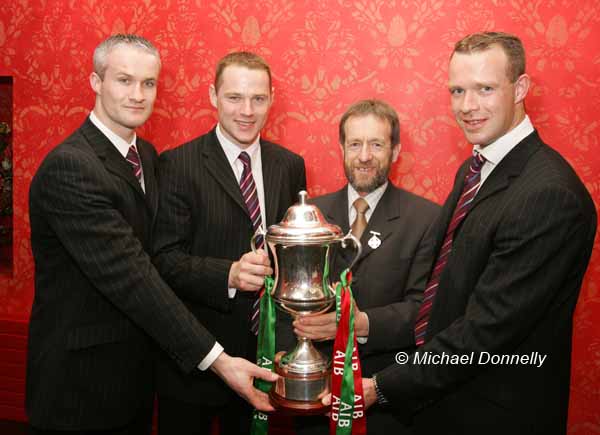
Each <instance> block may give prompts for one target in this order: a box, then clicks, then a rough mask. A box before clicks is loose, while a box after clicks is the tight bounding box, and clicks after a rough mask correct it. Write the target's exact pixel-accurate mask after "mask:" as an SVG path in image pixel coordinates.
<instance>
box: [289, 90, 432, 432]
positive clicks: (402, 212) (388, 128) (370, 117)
mask: <svg viewBox="0 0 600 435" xmlns="http://www.w3.org/2000/svg"><path fill="white" fill-rule="evenodd" d="M339 141H340V144H341V149H342V154H343V156H344V171H345V174H346V178H347V179H348V184H347V185H346V186H344V188H342V189H341V190H339V191H337V192H335V193H331V194H328V195H324V196H321V197H318V198H314V199H313V200H312V203H314V204H315V205H316V206H317V207H318V208H319V209H320V210H321V211H322V212H323V215H324V216H325V219H327V221H329V222H330V223H334V224H336V225H339V226H340V227H341V228H342V230H343V231H344V232H348V231H349V229H350V228H352V233H353V234H354V235H355V236H356V237H357V238H359V239H360V241H361V244H362V247H363V252H362V254H361V256H360V258H359V259H358V261H357V262H356V264H355V265H354V267H353V270H352V291H353V294H354V298H355V301H356V303H357V306H358V307H359V308H360V311H358V312H357V314H356V316H355V319H356V323H355V328H356V334H357V336H358V337H359V339H358V340H359V343H360V344H359V354H360V358H361V364H362V370H363V376H366V377H369V376H372V374H373V373H375V372H376V371H378V370H381V369H382V368H383V367H385V366H387V365H388V364H389V362H390V361H393V355H394V353H395V352H397V351H398V350H401V349H412V348H413V347H414V345H415V341H414V336H413V333H412V330H413V325H414V320H415V317H416V314H417V311H418V308H419V304H420V302H421V296H422V292H423V288H424V286H425V280H426V278H427V273H428V271H429V268H430V266H431V262H432V257H431V254H430V246H429V244H428V243H427V238H426V233H427V231H428V229H429V228H430V227H431V226H432V223H433V221H434V219H435V218H436V216H437V215H438V210H439V206H437V205H436V204H434V203H432V202H430V201H428V200H426V199H424V198H421V197H419V196H417V195H414V194H412V193H410V192H407V191H405V190H402V189H399V188H397V187H395V186H394V185H393V184H392V183H391V182H390V181H389V180H388V176H389V172H390V169H391V166H392V163H394V162H396V160H397V159H398V155H399V153H400V126H399V121H398V115H397V114H396V111H395V110H394V109H393V108H392V107H391V106H389V105H388V104H387V103H385V102H383V101H379V100H363V101H359V102H357V103H354V104H353V105H351V106H350V107H349V108H348V110H347V111H346V113H344V115H343V116H342V118H341V120H340V125H339ZM351 223H352V224H351ZM336 254H337V255H335V256H334V260H333V262H332V272H333V273H332V276H333V277H334V278H336V279H337V277H339V275H340V272H341V271H342V270H343V269H344V268H346V267H348V265H349V261H350V260H351V258H349V257H348V256H351V255H353V254H352V252H346V251H344V250H338V251H336ZM293 325H294V328H295V333H296V334H298V335H301V336H305V337H308V338H311V339H314V340H331V339H333V338H334V336H335V332H336V322H335V312H332V313H326V314H323V315H319V316H314V317H300V318H299V319H298V320H296V321H295V322H294V324H293ZM324 351H325V352H326V353H327V354H331V342H330V343H328V347H327V350H324ZM298 423H299V424H298V426H302V428H300V427H299V431H300V432H301V433H307V434H308V433H327V430H328V424H327V421H326V420H325V419H324V418H323V417H316V418H310V419H308V418H307V419H301V420H300V421H299V422H298ZM367 427H368V430H369V432H370V433H374V434H376V433H398V434H405V433H408V432H407V430H406V428H405V427H404V426H403V425H402V424H401V422H400V421H399V420H397V419H396V418H395V417H394V416H393V415H392V414H390V413H389V412H387V411H386V410H385V409H383V408H378V409H373V410H372V411H371V412H369V413H368V414H367ZM315 431H316V432H315Z"/></svg>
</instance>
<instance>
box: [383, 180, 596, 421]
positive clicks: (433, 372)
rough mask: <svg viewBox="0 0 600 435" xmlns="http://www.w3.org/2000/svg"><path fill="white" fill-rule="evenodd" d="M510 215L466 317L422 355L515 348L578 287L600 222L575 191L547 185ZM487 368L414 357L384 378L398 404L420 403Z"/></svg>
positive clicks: (516, 202) (520, 199)
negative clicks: (578, 272)
mask: <svg viewBox="0 0 600 435" xmlns="http://www.w3.org/2000/svg"><path fill="white" fill-rule="evenodd" d="M591 214H593V213H591ZM503 216H504V217H503V220H502V221H501V222H500V223H499V225H498V227H497V228H496V231H495V234H494V236H493V240H490V241H488V242H491V243H492V244H493V248H492V250H491V252H490V256H489V259H488V261H487V264H486V265H485V267H484V269H483V270H482V271H481V273H480V274H479V279H478V280H477V283H476V285H475V287H474V289H473V291H472V292H471V294H470V296H469V298H468V301H467V305H466V310H465V313H464V315H463V316H460V317H458V318H457V319H456V320H455V321H454V322H453V323H451V324H450V325H449V326H448V327H447V328H446V329H444V330H442V331H440V332H439V333H437V334H436V335H435V336H434V337H433V338H432V339H431V340H430V341H428V342H426V343H425V344H424V345H423V346H422V347H420V348H419V352H420V353H421V354H422V353H424V352H429V353H430V354H446V355H465V354H471V353H473V354H475V355H477V354H479V353H480V352H483V351H485V352H489V353H491V354H507V353H511V352H512V351H514V350H515V349H516V348H517V346H518V345H519V344H520V343H521V342H522V341H523V340H524V339H526V337H527V336H528V335H529V334H531V332H532V331H533V330H534V329H535V326H536V324H537V323H538V322H540V319H541V318H542V317H543V316H545V315H547V312H548V310H549V307H550V305H551V304H552V303H559V302H557V300H558V299H560V298H566V297H568V295H565V294H564V292H572V291H577V289H578V288H579V285H580V282H577V279H578V278H577V276H576V274H574V273H573V271H574V270H577V269H578V268H581V265H582V264H587V259H588V258H589V254H590V252H589V251H590V249H589V246H587V245H588V244H589V241H590V231H591V229H593V230H595V225H596V224H595V216H590V212H589V210H587V209H586V208H585V207H584V206H583V205H582V201H581V199H580V198H578V197H577V196H576V195H575V194H574V193H573V191H571V190H569V189H566V188H564V187H562V186H553V185H551V184H545V185H541V186H539V187H537V188H536V189H532V191H528V192H525V193H522V194H520V195H519V196H517V197H515V198H514V199H512V200H511V205H510V209H509V210H504V211H503ZM590 218H593V220H590ZM592 239H593V236H592ZM479 242H480V243H484V242H485V241H479ZM579 270H581V269H579ZM581 275H583V272H581ZM579 280H581V277H579ZM475 358H477V357H475ZM482 370H485V366H479V365H477V364H472V365H451V364H438V365H434V364H425V363H421V364H415V360H414V358H410V359H409V362H408V363H407V364H403V365H400V364H395V365H393V366H389V367H387V368H386V369H384V370H383V371H381V372H380V373H378V374H377V380H378V385H379V387H380V388H381V391H382V393H383V394H384V395H385V396H386V397H387V398H388V399H389V400H390V401H391V402H392V403H393V404H395V405H396V406H408V407H412V408H413V409H415V408H419V407H422V406H423V405H424V404H426V403H427V402H429V401H430V400H432V399H435V398H436V397H438V396H440V395H442V394H444V393H445V392H447V391H450V390H452V389H453V388H455V387H456V386H458V385H460V384H461V383H463V382H466V381H467V380H469V379H471V378H473V377H474V376H476V375H477V374H479V373H480V372H481V371H482Z"/></svg>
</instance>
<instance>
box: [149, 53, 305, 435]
mask: <svg viewBox="0 0 600 435" xmlns="http://www.w3.org/2000/svg"><path fill="white" fill-rule="evenodd" d="M209 96H210V100H211V103H212V105H213V106H214V107H215V108H216V109H217V116H218V121H219V122H218V124H217V125H216V126H215V128H214V129H213V130H211V131H210V132H208V133H207V134H205V135H202V136H200V137H198V138H196V139H194V140H192V141H190V142H188V143H186V144H184V145H181V146H180V147H177V148H176V149H173V150H171V151H167V152H165V153H164V154H163V155H162V156H161V159H160V175H161V194H160V202H161V206H160V209H159V212H158V217H157V221H156V229H155V258H154V262H155V264H156V265H157V267H158V269H159V271H160V273H161V274H162V276H163V277H164V279H165V280H166V281H167V282H168V283H169V284H170V285H171V287H172V288H173V290H174V291H175V292H176V293H177V294H178V295H179V297H180V298H181V300H182V301H183V302H184V303H185V304H186V305H187V306H188V307H189V309H190V310H191V311H192V312H193V313H194V314H195V315H196V317H197V318H198V319H200V320H201V321H202V323H203V324H204V325H206V327H207V328H208V329H209V331H210V332H211V333H212V334H214V335H215V337H216V338H217V341H218V344H216V345H215V346H214V348H213V349H212V351H211V356H213V357H214V358H216V357H217V356H218V355H219V354H220V352H221V351H222V347H221V346H223V347H224V348H225V349H227V351H228V352H231V353H233V354H234V355H237V356H242V357H245V358H248V359H251V360H253V359H255V358H256V336H255V332H256V326H257V325H258V323H257V321H258V311H257V308H258V304H257V301H258V299H257V298H258V290H260V288H261V287H262V285H263V281H264V277H265V275H269V274H271V273H272V272H273V269H272V267H271V265H270V261H269V258H268V256H267V255H266V253H265V252H264V251H259V253H253V252H250V239H251V237H252V235H253V234H254V232H255V231H256V229H258V228H259V227H260V226H264V227H267V226H268V225H272V224H274V223H277V222H279V221H280V220H281V219H282V218H283V216H284V214H285V212H286V211H287V209H288V207H289V206H290V205H292V204H293V203H295V202H296V201H297V195H298V192H299V191H300V190H304V189H305V188H306V175H305V169H304V160H303V159H302V158H301V157H300V156H298V155H296V154H294V153H292V152H290V151H288V150H286V149H285V148H283V147H281V146H279V145H276V144H274V143H271V142H268V141H265V140H264V139H262V138H261V136H260V132H261V129H262V128H263V126H264V124H265V122H266V120H267V116H268V114H269V109H270V107H271V104H272V102H273V89H272V84H271V72H270V68H269V66H268V64H267V63H266V62H265V61H264V60H263V59H262V58H261V57H259V56H257V55H256V54H253V53H248V52H235V53H230V54H228V55H227V56H225V57H224V58H222V59H221V60H220V61H219V62H218V64H217V68H216V74H215V81H214V83H213V84H212V85H211V86H210V89H209ZM260 243H262V241H259V245H260ZM158 391H159V418H158V422H159V432H160V433H161V434H164V435H168V434H175V433H176V434H178V435H185V434H192V433H208V432H209V427H210V424H211V422H212V420H213V417H214V416H219V417H220V419H219V421H220V428H221V433H227V434H229V433H231V434H234V433H235V434H238V433H248V432H249V425H250V421H251V409H250V407H249V406H248V405H247V404H246V403H245V402H244V401H242V400H241V399H240V398H239V397H238V396H237V395H236V393H235V392H234V391H231V390H230V389H228V388H227V387H226V386H225V385H224V384H223V383H222V382H221V381H220V380H219V379H218V378H217V377H215V376H213V375H212V374H211V373H208V372H207V373H203V374H201V375H198V374H194V375H193V376H185V375H183V374H182V373H181V372H180V371H179V370H177V367H176V366H175V365H174V364H173V363H172V361H170V360H169V359H168V357H166V356H163V357H162V358H161V359H160V361H159V366H158Z"/></svg>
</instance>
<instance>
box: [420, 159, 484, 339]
mask: <svg viewBox="0 0 600 435" xmlns="http://www.w3.org/2000/svg"><path fill="white" fill-rule="evenodd" d="M484 163H485V157H483V156H482V155H481V154H479V153H477V152H474V153H473V159H472V160H471V165H470V166H469V171H468V172H467V174H466V175H465V179H464V186H463V190H462V193H461V195H460V198H459V199H458V202H457V203H456V207H455V209H454V213H453V214H452V219H450V225H448V228H447V229H446V236H445V237H444V243H443V244H442V247H441V248H440V252H439V254H438V257H437V260H436V262H435V266H434V268H433V271H432V272H431V276H430V277H429V281H428V282H427V286H426V287H425V293H424V294H423V303H422V304H421V307H420V308H419V312H418V314H417V320H416V322H415V342H416V344H417V346H421V345H422V344H423V343H424V342H425V333H426V332H427V324H428V323H429V315H430V313H431V307H432V306H433V301H434V299H435V295H436V292H437V289H438V284H439V283H440V276H441V275H442V272H443V271H444V268H445V267H446V264H447V263H448V257H449V256H450V252H451V251H452V240H453V237H454V231H455V230H456V228H457V227H458V225H459V224H460V223H461V222H462V221H463V220H464V218H465V216H466V215H467V213H468V212H469V210H470V209H471V206H472V205H473V199H474V198H475V194H476V193H477V190H478V188H479V185H480V184H481V168H482V166H483V164H484Z"/></svg>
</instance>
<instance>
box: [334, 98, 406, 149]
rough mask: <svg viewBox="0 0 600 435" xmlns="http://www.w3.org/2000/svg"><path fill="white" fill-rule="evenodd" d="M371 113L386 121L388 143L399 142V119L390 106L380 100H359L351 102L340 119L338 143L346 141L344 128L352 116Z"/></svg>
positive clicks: (393, 144)
mask: <svg viewBox="0 0 600 435" xmlns="http://www.w3.org/2000/svg"><path fill="white" fill-rule="evenodd" d="M367 115H373V116H375V117H376V118H379V119H381V120H382V121H387V123H388V124H389V126H390V131H391V133H390V143H391V144H392V146H395V145H398V144H399V143H400V121H399V120H398V114H397V113H396V111H395V110H394V108H393V107H392V106H390V105H389V104H388V103H386V102H385V101H382V100H376V99H371V100H361V101H357V102H356V103H354V104H352V105H351V106H350V107H348V109H347V110H346V112H345V113H344V114H343V115H342V119H340V127H339V140H340V144H342V145H344V143H345V142H346V131H345V130H344V128H345V126H346V122H347V121H348V119H349V118H351V117H353V116H367Z"/></svg>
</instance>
